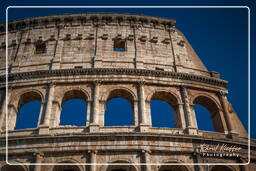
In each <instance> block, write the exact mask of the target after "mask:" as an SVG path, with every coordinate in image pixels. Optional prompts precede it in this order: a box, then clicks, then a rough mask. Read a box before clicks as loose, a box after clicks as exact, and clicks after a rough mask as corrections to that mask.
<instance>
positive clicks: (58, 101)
mask: <svg viewBox="0 0 256 171" xmlns="http://www.w3.org/2000/svg"><path fill="white" fill-rule="evenodd" d="M5 29H6V28H5V24H2V25H0V43H1V48H0V72H1V75H0V88H1V93H0V95H1V96H0V103H1V108H0V110H1V113H0V128H1V137H0V149H1V151H0V168H2V170H5V171H11V170H12V171H13V170H15V171H71V170H72V171H85V170H86V171H88V170H90V171H114V170H116V171H117V170H118V169H119V171H120V170H123V171H158V170H159V171H164V170H179V171H199V170H202V171H204V170H212V171H216V170H223V171H224V170H236V171H239V170H243V171H253V170H255V169H256V164H255V160H256V156H255V153H254V152H256V149H255V148H256V145H255V141H254V140H252V143H251V163H250V165H240V166H239V165H230V166H218V165H216V166H214V165H211V166H207V165H202V164H203V163H204V164H206V163H223V164H226V163H237V164H239V163H240V164H245V163H247V162H248V160H249V159H248V139H247V132H246V131H245V129H244V128H243V125H242V124H241V122H240V120H239V118H238V117H237V114H236V113H235V111H234V109H233V108H232V105H231V104H230V102H229V101H228V99H227V97H226V95H227V90H226V88H225V87H226V85H227V82H226V81H224V80H221V79H220V76H219V73H216V72H210V71H208V70H207V69H206V68H205V66H204V65H203V63H202V62H201V61H200V58H199V57H198V56H197V55H196V53H195V52H194V50H193V48H192V47H191V46H190V44H189V42H188V41H187V40H186V38H185V37H184V35H183V34H182V33H181V32H180V31H179V30H178V29H177V28H175V20H170V19H162V18H156V17H148V16H140V15H128V14H125V15H124V14H105V13H104V14H72V15H55V16H47V17H37V18H29V19H25V20H21V21H12V22H10V23H8V30H9V32H8V34H6V33H5ZM6 35H8V43H6V42H5V39H6ZM6 48H7V49H8V61H6V60H5V57H6ZM116 48H119V49H116ZM5 62H8V64H7V65H8V82H9V83H8V93H6V89H5V86H6V85H5V83H6V82H5V80H6V76H5V71H6V65H5ZM116 97H122V98H125V99H127V100H128V101H129V102H130V103H131V104H132V105H131V106H132V111H133V125H131V126H115V127H114V126H113V127H106V126H104V113H105V110H106V103H107V102H108V100H110V99H112V98H116ZM72 98H80V99H83V100H85V101H86V102H87V113H86V114H85V118H84V120H85V122H84V126H72V125H70V126H61V125H60V114H61V110H62V104H63V103H64V102H65V101H67V100H69V99H72ZM155 99H157V100H163V101H166V102H168V103H169V104H170V105H171V106H172V107H173V109H174V114H175V126H176V128H155V127H152V119H151V111H150V101H151V100H155ZM33 100H38V101H41V110H40V115H39V119H38V126H37V128H31V129H24V130H15V125H16V119H17V115H18V113H19V110H20V108H21V106H22V105H23V104H25V103H27V102H30V101H33ZM195 104H200V105H202V106H204V107H206V108H207V109H208V110H209V112H210V113H211V114H212V116H211V117H212V120H213V123H214V127H215V130H216V132H207V131H203V130H199V129H198V126H197V120H196V113H195V111H194V105H195ZM7 111H8V112H7ZM6 116H8V118H6ZM6 119H8V123H6V122H5V120H6ZM6 128H8V161H9V162H12V163H15V162H16V163H19V164H20V165H18V166H10V165H6V163H5V152H6V149H5V136H6ZM202 144H206V145H218V144H220V145H222V144H226V145H227V146H235V147H238V148H241V149H240V150H239V152H238V154H239V157H216V156H202V152H201V151H200V145H202ZM29 163H41V164H42V165H36V166H34V165H28V164H29ZM46 163H65V164H66V165H65V166H59V165H54V164H53V165H49V166H47V165H44V164H46ZM76 163H79V164H84V165H76ZM90 163H97V164H98V165H90ZM100 163H108V164H109V165H102V164H100ZM125 163H126V164H127V165H121V164H125ZM145 163H151V164H152V165H145ZM181 163H190V164H192V163H200V164H201V165H195V166H192V165H181ZM68 164H70V165H68ZM140 164H142V165H140ZM164 164H165V165H164Z"/></svg>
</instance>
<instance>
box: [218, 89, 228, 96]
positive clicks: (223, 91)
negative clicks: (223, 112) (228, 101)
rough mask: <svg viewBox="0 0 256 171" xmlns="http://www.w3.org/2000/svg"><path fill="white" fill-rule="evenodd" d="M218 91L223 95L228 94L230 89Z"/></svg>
mask: <svg viewBox="0 0 256 171" xmlns="http://www.w3.org/2000/svg"><path fill="white" fill-rule="evenodd" d="M218 93H219V95H221V96H227V94H228V90H219V91H218Z"/></svg>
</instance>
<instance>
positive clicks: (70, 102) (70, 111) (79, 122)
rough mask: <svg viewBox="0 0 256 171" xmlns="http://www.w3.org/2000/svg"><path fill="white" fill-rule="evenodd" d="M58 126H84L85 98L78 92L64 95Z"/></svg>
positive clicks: (69, 92) (82, 93) (84, 95)
mask: <svg viewBox="0 0 256 171" xmlns="http://www.w3.org/2000/svg"><path fill="white" fill-rule="evenodd" d="M61 109H62V110H61V114H60V125H74V126H84V125H85V124H86V118H87V117H86V116H87V96H86V94H85V93H84V92H82V91H80V90H71V91H68V92H66V93H65V94H64V97H63V99H62V105H61Z"/></svg>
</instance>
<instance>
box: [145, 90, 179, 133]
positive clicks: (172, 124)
mask: <svg viewBox="0 0 256 171" xmlns="http://www.w3.org/2000/svg"><path fill="white" fill-rule="evenodd" d="M177 105H178V100H177V98H176V97H175V96H174V95H173V94H171V93H169V92H163V91H162V92H156V93H154V94H153V96H152V97H151V100H150V110H151V119H152V126H153V127H168V128H180V127H181V123H180V120H179V119H178V118H179V115H178V106H177Z"/></svg>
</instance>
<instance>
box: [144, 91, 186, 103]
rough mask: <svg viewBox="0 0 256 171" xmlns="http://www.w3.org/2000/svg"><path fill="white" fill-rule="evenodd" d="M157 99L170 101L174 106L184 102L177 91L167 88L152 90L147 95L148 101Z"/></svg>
mask: <svg viewBox="0 0 256 171" xmlns="http://www.w3.org/2000/svg"><path fill="white" fill-rule="evenodd" d="M156 99H157V100H163V101H168V103H169V104H170V105H173V106H174V105H177V104H181V103H182V101H181V99H180V97H179V96H178V95H177V94H176V93H174V92H171V91H167V90H157V91H154V92H152V93H151V94H149V95H148V96H147V98H146V101H148V102H149V101H151V100H156Z"/></svg>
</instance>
